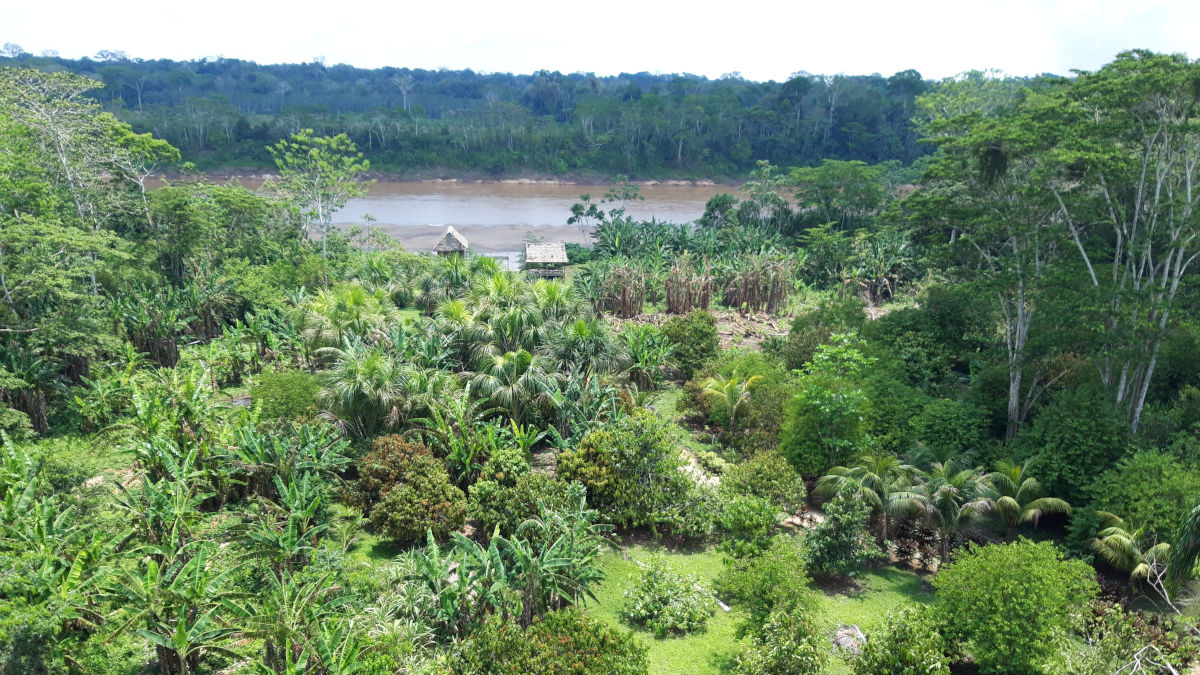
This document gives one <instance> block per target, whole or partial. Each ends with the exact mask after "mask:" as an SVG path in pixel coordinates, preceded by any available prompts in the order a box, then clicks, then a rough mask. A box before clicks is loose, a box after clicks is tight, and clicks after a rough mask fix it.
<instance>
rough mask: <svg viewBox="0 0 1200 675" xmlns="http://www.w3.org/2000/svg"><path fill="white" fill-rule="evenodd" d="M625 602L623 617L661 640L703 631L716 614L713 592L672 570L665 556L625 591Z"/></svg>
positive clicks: (659, 557)
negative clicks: (675, 635)
mask: <svg viewBox="0 0 1200 675" xmlns="http://www.w3.org/2000/svg"><path fill="white" fill-rule="evenodd" d="M625 601H626V602H625V607H624V608H623V609H622V610H621V617H622V618H624V619H625V620H626V621H628V622H630V623H632V624H635V625H638V626H645V627H646V628H648V629H650V630H651V631H653V632H654V634H655V635H656V636H658V637H664V636H666V635H669V634H672V633H691V632H693V631H698V630H701V629H703V628H704V624H705V623H706V622H707V621H708V618H709V617H711V616H712V615H713V613H714V612H715V611H716V603H715V602H714V601H713V598H712V591H710V590H709V589H708V588H706V587H705V586H704V585H703V584H701V583H700V580H699V578H697V577H696V576H695V575H687V574H680V573H678V572H676V571H674V570H673V569H671V568H670V567H669V566H668V564H667V562H666V559H665V558H663V557H661V556H655V557H654V558H651V560H650V564H649V566H648V567H647V568H646V569H645V571H644V572H643V573H642V576H641V578H640V579H638V581H637V583H635V584H634V585H633V586H631V587H629V588H628V589H627V590H626V591H625Z"/></svg>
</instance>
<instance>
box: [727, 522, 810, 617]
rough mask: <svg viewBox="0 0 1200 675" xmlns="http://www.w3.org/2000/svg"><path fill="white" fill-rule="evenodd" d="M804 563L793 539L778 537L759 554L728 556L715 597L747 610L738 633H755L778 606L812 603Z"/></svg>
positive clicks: (807, 605)
mask: <svg viewBox="0 0 1200 675" xmlns="http://www.w3.org/2000/svg"><path fill="white" fill-rule="evenodd" d="M806 568H807V563H806V561H805V559H804V553H803V551H801V549H800V547H799V546H797V545H796V542H795V541H793V540H791V539H790V538H786V537H778V538H776V540H775V541H774V542H773V543H772V544H771V547H770V548H768V549H767V550H766V551H764V552H763V554H762V555H759V556H754V557H752V558H741V559H727V560H726V561H725V569H724V570H722V571H721V574H720V576H718V577H717V581H716V588H717V593H718V597H720V598H721V599H723V600H725V601H726V602H728V603H731V604H733V605H736V606H738V607H744V608H745V610H746V617H747V618H746V622H745V623H744V624H743V625H741V626H739V627H738V634H739V635H744V634H746V633H757V632H759V631H760V630H761V628H762V626H763V624H764V623H766V621H767V617H768V616H769V615H770V614H771V612H773V611H775V610H776V609H777V608H792V607H801V608H803V609H810V608H811V607H812V605H813V602H812V598H811V591H810V590H809V589H808V583H809V578H808V573H807V572H806Z"/></svg>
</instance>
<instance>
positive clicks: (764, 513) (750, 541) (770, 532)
mask: <svg viewBox="0 0 1200 675" xmlns="http://www.w3.org/2000/svg"><path fill="white" fill-rule="evenodd" d="M779 520H780V518H779V509H778V508H776V506H775V505H774V504H772V503H771V502H768V501H767V500H765V499H762V498H760V497H754V496H747V495H735V496H733V497H731V498H729V499H727V500H726V501H725V503H724V505H723V506H722V508H721V514H720V516H719V517H718V519H717V523H718V524H719V525H720V527H721V532H722V537H721V551H723V552H725V553H727V554H728V555H731V556H733V557H735V558H746V557H750V556H756V555H759V554H760V553H762V552H763V551H764V550H765V549H766V548H767V547H769V546H770V545H771V538H772V537H773V536H774V535H775V528H776V527H777V526H778V525H779Z"/></svg>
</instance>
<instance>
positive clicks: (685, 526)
mask: <svg viewBox="0 0 1200 675" xmlns="http://www.w3.org/2000/svg"><path fill="white" fill-rule="evenodd" d="M688 483H689V485H688V488H687V490H686V492H685V493H684V496H683V499H682V500H680V501H678V502H676V503H675V504H671V505H670V506H668V507H667V508H666V509H665V510H664V511H662V512H661V513H660V515H659V517H658V518H656V524H655V527H662V528H663V529H664V530H666V531H667V532H669V533H670V534H672V535H674V536H676V537H683V538H685V539H703V538H705V537H707V536H708V535H710V534H712V531H713V528H714V527H715V526H716V522H717V516H718V515H719V514H720V512H721V495H720V493H719V492H718V491H717V489H716V488H715V487H714V486H712V485H711V484H710V483H703V482H701V483H696V482H692V481H690V480H689V481H688Z"/></svg>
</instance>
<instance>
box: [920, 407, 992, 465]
mask: <svg viewBox="0 0 1200 675" xmlns="http://www.w3.org/2000/svg"><path fill="white" fill-rule="evenodd" d="M912 429H913V437H914V440H915V441H916V442H917V443H919V444H921V445H922V446H924V450H925V452H926V453H928V456H929V457H932V458H936V459H937V461H941V462H944V461H945V460H947V459H950V458H952V457H965V456H967V455H968V454H969V453H978V451H979V449H980V446H982V444H983V441H984V439H985V437H986V433H987V428H986V420H985V419H984V416H983V412H982V411H981V410H979V409H978V408H976V407H975V406H973V405H971V404H970V403H967V402H965V401H955V400H952V399H937V400H935V401H931V402H929V403H927V404H926V405H925V407H924V408H922V409H921V414H919V415H917V416H916V417H915V418H913V420H912Z"/></svg>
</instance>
